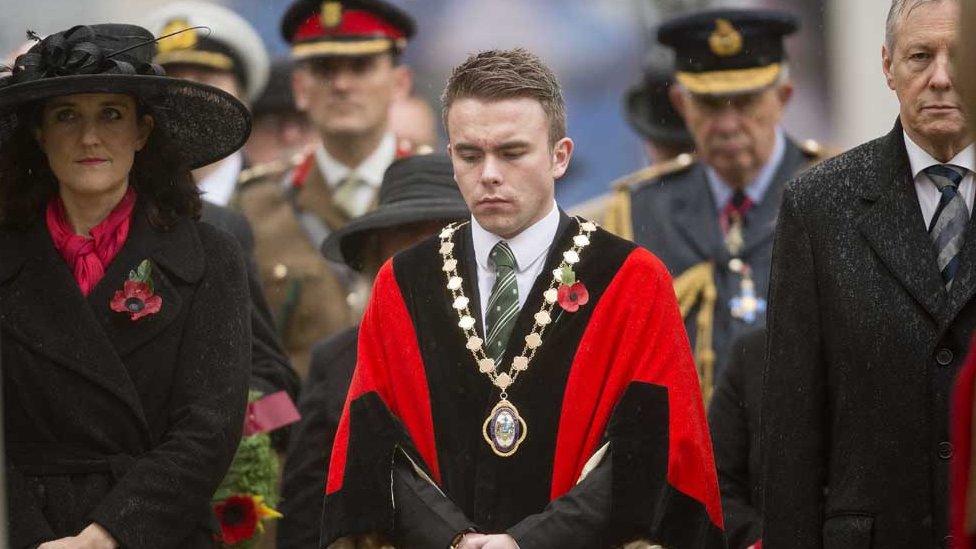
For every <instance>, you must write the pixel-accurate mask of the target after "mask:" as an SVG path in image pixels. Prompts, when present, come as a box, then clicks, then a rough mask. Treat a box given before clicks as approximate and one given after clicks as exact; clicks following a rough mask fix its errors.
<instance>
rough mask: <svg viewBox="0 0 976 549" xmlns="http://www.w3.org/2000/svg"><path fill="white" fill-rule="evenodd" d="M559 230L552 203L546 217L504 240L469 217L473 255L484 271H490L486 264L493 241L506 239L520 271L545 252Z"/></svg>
mask: <svg viewBox="0 0 976 549" xmlns="http://www.w3.org/2000/svg"><path fill="white" fill-rule="evenodd" d="M558 229H559V208H557V207H556V203H555V202H553V203H552V209H551V210H550V211H549V213H548V214H546V216H545V217H543V218H542V219H540V220H539V221H536V222H535V223H534V224H532V226H530V227H529V228H527V229H525V230H524V231H522V232H520V233H519V234H518V235H516V236H514V237H513V238H509V239H507V240H505V239H503V238H502V237H500V236H498V235H496V234H494V233H490V232H488V230H487V229H485V228H484V227H482V226H481V225H480V224H479V223H478V220H477V219H475V218H474V215H472V216H471V238H472V240H473V241H474V255H475V259H476V260H477V261H478V265H479V266H480V267H481V268H483V269H487V270H493V267H491V266H490V265H489V263H488V255H489V254H490V253H491V250H492V248H494V247H495V244H498V243H499V242H500V241H502V240H505V241H506V242H508V246H509V247H510V248H511V249H512V253H513V254H514V255H515V260H516V261H517V262H518V272H520V273H522V272H525V271H526V270H527V269H529V268H530V267H531V266H532V265H534V264H535V262H536V261H538V260H539V259H540V258H542V257H543V256H545V255H546V252H548V251H549V247H550V246H551V245H552V241H553V240H554V239H555V238H556V231H557V230H558Z"/></svg>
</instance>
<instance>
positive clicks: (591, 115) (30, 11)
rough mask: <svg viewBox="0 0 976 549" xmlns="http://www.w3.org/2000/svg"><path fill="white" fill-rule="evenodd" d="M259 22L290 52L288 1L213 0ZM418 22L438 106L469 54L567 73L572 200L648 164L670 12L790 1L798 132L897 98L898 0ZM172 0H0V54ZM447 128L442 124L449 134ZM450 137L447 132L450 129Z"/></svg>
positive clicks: (566, 9) (675, 4) (460, 5)
mask: <svg viewBox="0 0 976 549" xmlns="http://www.w3.org/2000/svg"><path fill="white" fill-rule="evenodd" d="M214 1H215V3H219V4H223V5H225V6H228V7H231V8H233V9H235V10H236V11H238V13H240V14H241V15H243V16H244V17H245V18H246V19H248V20H249V21H251V23H252V24H254V26H255V27H256V28H257V29H258V30H259V32H260V33H261V35H262V36H263V38H264V40H265V43H266V45H267V47H268V49H269V50H270V51H271V53H272V55H273V56H284V55H286V53H287V49H286V47H285V43H284V41H283V40H282V38H281V36H280V34H279V30H278V26H279V21H280V19H281V15H282V14H283V13H284V11H285V9H286V8H287V7H288V5H289V4H290V0H214ZM393 2H394V3H396V4H398V5H400V6H401V7H403V8H404V9H406V10H407V11H409V12H410V13H411V14H412V15H413V16H414V17H415V18H416V19H417V23H418V28H419V31H418V35H417V38H416V39H415V40H414V42H413V43H412V44H411V45H410V46H409V47H408V49H407V53H406V55H405V59H404V61H405V62H406V63H407V64H408V65H409V66H411V67H412V69H413V71H414V73H415V88H416V89H415V91H416V94H417V95H419V96H420V97H422V98H424V99H426V100H427V101H429V102H430V103H431V104H432V105H434V106H435V108H436V107H437V101H438V96H439V95H440V92H441V89H442V87H443V85H444V82H445V80H446V78H447V75H448V73H449V71H450V70H451V68H452V67H453V66H454V65H456V64H458V63H459V62H460V61H462V60H463V59H464V58H465V57H466V56H467V55H468V54H470V53H473V52H476V51H479V50H483V49H489V48H508V47H514V46H524V47H526V48H528V49H530V50H532V51H533V52H535V53H537V54H539V55H540V56H541V57H542V58H543V59H544V60H545V61H546V62H547V63H549V64H550V66H551V67H553V69H554V70H555V71H556V73H557V75H558V76H559V77H560V79H561V82H562V85H563V87H564V92H565V95H566V100H567V104H568V106H567V108H568V117H569V132H570V136H571V137H572V138H573V139H574V140H575V141H576V145H577V149H576V154H575V157H574V160H573V166H572V169H571V171H570V173H569V174H567V176H566V178H564V179H563V180H561V181H560V183H559V185H558V186H557V193H558V199H559V201H560V203H561V204H562V205H563V206H566V207H569V206H572V205H574V204H577V203H580V202H582V201H585V200H587V199H589V198H592V197H594V196H596V195H599V194H601V193H603V192H605V191H606V190H607V188H608V185H609V183H610V182H611V181H612V180H614V179H616V178H618V177H620V176H621V175H624V174H626V173H629V172H631V171H633V170H636V169H638V168H640V167H642V166H643V165H645V164H646V163H647V159H646V158H645V157H644V151H643V148H642V146H641V142H640V139H639V138H638V136H637V135H636V134H635V133H634V132H633V131H631V129H630V128H629V127H628V126H627V124H626V122H625V121H624V118H623V114H622V105H621V97H622V95H623V93H624V91H625V90H626V89H627V88H628V87H629V86H630V85H632V84H634V83H636V82H638V81H639V79H640V71H641V66H642V62H643V61H644V60H645V59H646V58H647V56H653V55H660V54H661V52H660V51H659V50H655V49H654V44H655V38H654V29H655V27H656V25H657V24H659V22H660V21H662V20H663V19H666V18H668V17H669V16H671V15H674V14H678V13H683V12H686V11H689V10H694V9H700V8H702V7H718V6H737V7H740V6H741V7H745V6H756V7H774V8H781V9H786V10H789V11H792V12H793V13H795V14H796V15H797V16H799V17H800V19H801V21H802V24H803V28H802V30H801V32H799V33H798V34H796V35H794V36H793V37H792V38H790V39H789V41H788V42H787V49H788V51H789V54H790V57H791V66H792V75H793V78H794V81H795V83H796V87H797V94H796V96H795V99H794V101H793V103H792V104H791V105H790V107H789V108H788V110H787V116H786V120H785V122H784V126H785V127H786V129H787V131H788V132H789V133H790V134H791V135H792V136H793V137H795V138H796V139H798V140H804V139H809V138H812V139H816V140H818V141H821V142H823V143H825V144H827V145H830V146H836V147H841V148H846V147H850V146H853V145H856V144H858V143H860V142H863V141H866V140H868V139H871V138H874V137H877V136H880V135H882V134H883V133H887V131H888V130H890V128H891V125H892V124H893V123H894V120H895V116H896V114H897V101H896V100H895V97H894V95H893V93H892V92H891V91H889V90H888V89H887V87H886V86H885V82H884V78H883V76H882V73H881V44H882V39H883V35H884V19H885V15H886V14H887V10H888V6H889V5H890V0H857V1H856V2H852V1H851V0H738V1H730V0H725V1H719V0H715V1H708V0H532V1H531V2H527V1H525V0H490V1H486V0H393ZM164 4H166V0H83V1H81V2H79V1H78V0H33V1H25V0H0V6H2V7H3V9H2V12H3V14H4V15H3V17H0V52H3V54H2V55H0V58H2V57H5V56H6V52H9V51H11V50H13V49H15V48H17V47H18V46H19V45H20V44H22V43H23V42H24V39H25V30H26V29H31V30H34V31H36V32H38V33H39V34H42V35H44V34H48V33H51V32H54V31H58V30H61V29H65V28H68V27H70V26H72V25H76V24H90V23H102V22H109V21H111V22H132V23H139V22H140V16H141V14H145V13H148V12H149V11H151V10H152V9H154V8H156V7H158V6H161V5H164ZM442 133H443V132H442ZM441 141H442V144H443V141H444V140H443V135H442V138H441Z"/></svg>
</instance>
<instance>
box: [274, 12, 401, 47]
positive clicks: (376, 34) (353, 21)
mask: <svg viewBox="0 0 976 549" xmlns="http://www.w3.org/2000/svg"><path fill="white" fill-rule="evenodd" d="M323 19H324V18H323V17H322V13H321V12H319V11H316V12H315V13H313V14H312V15H310V16H309V17H308V19H306V20H305V22H304V23H302V24H301V25H299V27H298V29H297V30H296V31H295V34H294V36H292V42H293V43H294V42H306V41H310V40H321V39H331V38H389V39H390V40H393V41H397V40H403V39H405V38H406V35H405V34H404V33H403V31H402V30H400V29H399V28H397V27H396V26H394V25H393V24H391V23H390V22H389V21H387V20H386V19H383V18H382V17H379V16H377V15H376V14H374V13H371V12H368V11H364V10H343V12H342V19H341V20H340V21H339V23H338V24H337V25H333V26H329V27H327V26H325V24H324V23H323Z"/></svg>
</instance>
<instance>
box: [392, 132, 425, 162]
mask: <svg viewBox="0 0 976 549" xmlns="http://www.w3.org/2000/svg"><path fill="white" fill-rule="evenodd" d="M433 152H434V148H433V147H431V146H430V145H422V144H417V143H414V142H413V140H411V139H407V138H405V137H398V138H397V147H396V156H395V158H396V159H397V160H399V159H401V158H406V157H408V156H423V155H427V154H432V153H433Z"/></svg>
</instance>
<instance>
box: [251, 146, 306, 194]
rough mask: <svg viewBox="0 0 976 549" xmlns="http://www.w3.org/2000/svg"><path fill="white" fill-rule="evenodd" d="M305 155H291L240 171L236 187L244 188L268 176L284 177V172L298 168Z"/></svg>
mask: <svg viewBox="0 0 976 549" xmlns="http://www.w3.org/2000/svg"><path fill="white" fill-rule="evenodd" d="M306 154H307V153H298V154H294V155H292V157H291V158H287V159H286V158H279V159H278V160H272V161H270V162H264V163H261V164H257V165H254V166H251V167H250V168H247V169H245V170H241V173H240V174H239V175H238V176H237V186H238V187H240V188H243V187H246V186H248V185H250V184H251V183H254V182H255V181H259V180H261V179H264V178H265V177H267V176H269V175H279V174H280V175H284V173H285V172H287V171H288V170H290V169H292V168H294V167H295V166H298V165H299V164H301V163H302V161H303V160H304V159H305V156H306Z"/></svg>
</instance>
